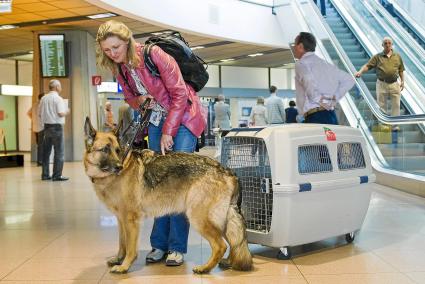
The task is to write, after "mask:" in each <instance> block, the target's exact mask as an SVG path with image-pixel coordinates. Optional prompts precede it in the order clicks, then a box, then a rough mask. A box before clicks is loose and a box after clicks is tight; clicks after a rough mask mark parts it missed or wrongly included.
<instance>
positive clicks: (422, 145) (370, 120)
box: [322, 1, 425, 175]
mask: <svg viewBox="0 0 425 284" xmlns="http://www.w3.org/2000/svg"><path fill="white" fill-rule="evenodd" d="M326 6H327V7H326V9H327V17H326V18H325V20H326V22H327V23H328V25H329V27H330V29H331V30H332V32H333V33H334V35H335V37H336V39H337V40H338V42H339V44H340V45H341V47H342V49H343V50H344V52H345V53H346V55H347V56H348V58H349V60H350V61H351V63H352V64H353V65H354V67H355V69H356V70H359V69H360V67H361V66H363V65H364V64H365V63H366V62H367V61H368V60H369V58H370V57H371V54H370V53H371V52H370V51H368V50H367V49H366V48H365V47H364V46H365V44H364V43H363V42H361V41H360V40H359V39H358V38H357V37H356V35H355V34H354V33H353V32H352V31H351V29H350V27H349V25H347V23H346V22H345V21H344V19H343V18H342V17H341V16H340V14H339V12H338V10H337V9H335V7H334V6H333V4H332V2H328V1H327V3H326ZM322 42H323V46H324V47H325V49H326V51H327V53H328V54H329V56H330V57H331V59H332V61H333V62H334V63H336V64H337V65H340V67H341V68H343V69H345V68H344V67H343V66H342V65H343V62H342V61H341V59H340V57H339V56H338V54H337V51H336V50H335V47H334V45H333V44H332V42H331V41H329V40H322ZM362 80H363V81H364V83H365V85H366V87H367V89H368V90H369V91H370V94H371V95H372V96H373V97H374V98H375V99H376V75H375V71H374V70H372V71H369V72H367V73H365V74H363V76H362ZM350 97H351V98H352V100H353V102H354V103H355V105H356V107H357V110H358V112H359V114H360V116H361V118H362V120H363V121H364V122H365V124H366V126H367V128H368V130H369V131H370V133H371V134H372V137H373V138H374V140H375V143H376V145H377V147H378V148H379V150H380V153H381V154H382V156H383V158H384V159H385V162H386V163H387V167H388V168H392V169H395V170H399V171H403V172H407V173H413V174H418V175H425V135H424V132H423V130H422V129H421V127H419V126H418V124H405V125H400V128H401V129H400V131H399V132H392V133H391V134H390V135H391V139H390V141H388V139H387V140H386V141H384V139H382V133H381V132H379V131H373V130H376V126H377V125H378V124H379V122H378V119H377V118H376V117H375V116H374V115H373V113H372V111H371V109H370V107H369V105H368V104H367V103H366V101H365V100H364V98H363V97H362V96H361V95H360V91H359V89H358V88H355V89H353V90H352V91H350ZM411 113H412V112H411V109H410V107H409V105H407V104H406V102H405V101H402V102H401V115H409V114H411Z"/></svg>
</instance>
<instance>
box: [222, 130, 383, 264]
mask: <svg viewBox="0 0 425 284" xmlns="http://www.w3.org/2000/svg"><path fill="white" fill-rule="evenodd" d="M221 163H222V164H223V165H224V166H226V167H228V168H231V169H232V170H234V172H235V173H236V175H237V176H238V178H239V183H240V188H241V194H242V204H241V209H242V213H243V215H244V217H245V220H246V226H247V235H248V242H250V243H257V244H262V245H266V246H270V247H277V248H280V251H279V254H278V258H279V259H289V258H290V257H291V251H290V247H292V246H297V245H301V244H307V243H312V242H316V241H320V240H324V239H326V238H330V237H334V236H339V235H345V238H346V241H347V242H348V243H351V242H352V241H353V240H354V237H355V235H354V234H355V232H356V231H357V230H359V229H360V227H361V225H362V223H363V220H364V218H365V215H366V212H367V209H368V207H369V201H370V194H371V183H373V182H374V181H375V175H374V174H373V173H372V168H371V165H370V158H369V155H368V152H367V148H366V145H365V141H364V138H363V137H362V135H361V133H360V131H359V130H358V129H355V128H351V127H345V126H337V125H319V124H290V125H289V124H288V125H280V126H270V127H266V128H237V129H232V130H231V131H230V132H229V133H228V134H227V135H226V136H225V137H224V138H223V141H222V149H221Z"/></svg>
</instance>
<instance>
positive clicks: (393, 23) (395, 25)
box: [364, 1, 425, 94]
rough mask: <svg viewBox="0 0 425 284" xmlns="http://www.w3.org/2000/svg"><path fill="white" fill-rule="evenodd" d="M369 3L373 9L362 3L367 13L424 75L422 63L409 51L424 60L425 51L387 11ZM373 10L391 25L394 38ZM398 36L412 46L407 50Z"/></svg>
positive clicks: (424, 69) (374, 3)
mask: <svg viewBox="0 0 425 284" xmlns="http://www.w3.org/2000/svg"><path fill="white" fill-rule="evenodd" d="M371 2H372V3H373V6H374V7H370V6H368V5H366V3H364V4H365V7H366V9H368V11H369V13H371V14H372V15H373V16H374V17H375V20H376V21H378V23H380V24H381V26H382V27H383V28H384V30H385V31H386V32H388V33H389V34H390V36H391V38H392V39H393V40H395V41H396V42H397V44H398V45H399V46H400V47H401V48H402V50H403V51H404V52H405V53H406V54H407V55H408V56H409V59H410V60H412V62H414V63H415V64H416V65H417V66H416V67H417V68H418V69H420V70H421V72H422V73H423V74H425V66H424V63H423V62H421V61H420V60H418V57H417V56H415V55H414V54H411V51H410V50H411V49H415V52H416V53H418V55H419V58H422V59H425V50H423V48H422V46H420V45H419V43H417V41H415V40H414V39H413V38H412V37H411V36H410V35H409V34H408V33H407V31H406V30H405V29H403V28H402V27H400V26H399V24H398V23H397V22H396V21H395V20H394V19H393V18H392V17H390V14H389V13H388V11H387V10H385V9H384V7H382V6H381V5H380V4H378V3H376V2H375V1H371ZM370 8H372V9H370ZM373 9H377V10H378V12H379V13H381V14H382V16H384V18H385V19H386V20H387V21H389V22H390V23H389V25H391V28H392V29H394V30H395V31H396V35H395V36H394V33H392V32H391V31H389V29H387V25H386V24H382V20H381V19H380V18H378V17H377V16H376V15H375V13H376V12H375V11H374V10H373ZM386 16H387V17H386ZM399 35H400V36H401V37H402V38H403V40H404V42H410V44H411V45H412V46H411V47H409V48H408V47H407V46H406V45H405V44H404V42H403V41H400V40H398V36H399ZM419 85H420V84H419ZM424 94H425V92H424Z"/></svg>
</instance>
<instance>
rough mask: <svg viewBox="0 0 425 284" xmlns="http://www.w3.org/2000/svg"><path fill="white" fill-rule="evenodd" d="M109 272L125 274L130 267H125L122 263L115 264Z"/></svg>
mask: <svg viewBox="0 0 425 284" xmlns="http://www.w3.org/2000/svg"><path fill="white" fill-rule="evenodd" d="M109 272H110V273H115V274H125V273H127V272H128V267H124V266H122V265H115V266H113V267H112V268H111V270H109Z"/></svg>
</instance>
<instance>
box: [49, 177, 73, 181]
mask: <svg viewBox="0 0 425 284" xmlns="http://www.w3.org/2000/svg"><path fill="white" fill-rule="evenodd" d="M66 180H69V177H64V176H60V177H54V178H52V181H66Z"/></svg>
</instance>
